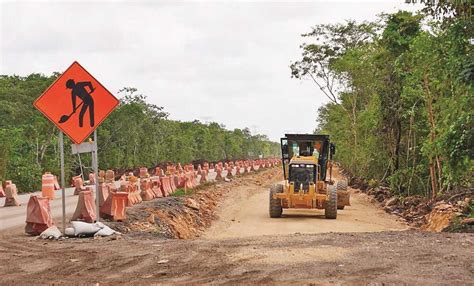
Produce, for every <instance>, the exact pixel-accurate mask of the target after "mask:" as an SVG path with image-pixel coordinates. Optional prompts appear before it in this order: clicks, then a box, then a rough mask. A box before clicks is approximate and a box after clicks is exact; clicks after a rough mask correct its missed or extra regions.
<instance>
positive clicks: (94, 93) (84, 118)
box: [33, 62, 119, 144]
mask: <svg viewBox="0 0 474 286" xmlns="http://www.w3.org/2000/svg"><path fill="white" fill-rule="evenodd" d="M118 104H119V101H118V99H117V98H115V96H113V95H112V93H110V92H109V91H108V90H107V89H106V88H105V87H104V86H103V85H102V84H101V83H100V82H98V81H97V80H96V79H95V78H94V77H93V76H92V75H91V74H90V73H88V72H87V71H86V70H85V69H84V68H83V67H82V66H81V65H80V64H79V63H78V62H74V63H72V65H71V66H70V67H69V68H68V69H67V70H66V71H65V72H64V73H63V74H62V75H61V76H60V77H59V78H58V79H56V81H55V82H54V83H53V84H52V85H51V86H50V87H48V89H47V90H46V91H45V92H43V94H42V95H41V96H40V97H38V99H36V100H35V102H34V103H33V105H34V106H35V107H36V108H37V109H38V110H39V111H41V113H43V114H44V115H45V116H46V117H47V118H48V119H49V120H51V122H53V123H54V124H55V125H56V126H57V127H58V128H59V129H61V130H62V131H63V132H64V133H65V134H66V135H67V136H68V137H69V138H71V140H72V141H74V143H76V144H80V143H81V142H83V141H84V140H85V139H86V138H87V137H88V136H89V135H90V134H91V133H92V132H93V131H94V130H95V129H96V128H97V127H98V126H99V125H100V124H101V123H102V121H104V119H105V118H107V116H108V115H109V114H110V113H111V112H112V110H114V108H115V107H116V106H117V105H118Z"/></svg>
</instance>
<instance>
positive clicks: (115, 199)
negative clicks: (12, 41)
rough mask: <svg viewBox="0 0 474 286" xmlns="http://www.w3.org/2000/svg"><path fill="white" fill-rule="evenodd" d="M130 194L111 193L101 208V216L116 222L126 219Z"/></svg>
mask: <svg viewBox="0 0 474 286" xmlns="http://www.w3.org/2000/svg"><path fill="white" fill-rule="evenodd" d="M127 201H128V193H126V192H116V191H111V192H110V196H109V197H108V198H107V200H106V201H105V202H104V205H103V206H102V207H101V208H100V216H101V217H103V218H112V219H113V220H114V221H122V220H124V219H126V214H125V207H126V206H127Z"/></svg>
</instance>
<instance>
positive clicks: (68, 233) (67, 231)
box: [64, 227, 76, 237]
mask: <svg viewBox="0 0 474 286" xmlns="http://www.w3.org/2000/svg"><path fill="white" fill-rule="evenodd" d="M64 235H65V236H68V237H74V236H76V232H75V231H74V228H73V227H67V228H66V229H65V230H64Z"/></svg>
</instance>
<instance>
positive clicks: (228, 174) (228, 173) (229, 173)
mask: <svg viewBox="0 0 474 286" xmlns="http://www.w3.org/2000/svg"><path fill="white" fill-rule="evenodd" d="M233 176H234V175H233V174H232V167H231V166H229V167H227V175H226V176H225V177H226V178H227V179H230V178H232V177H233Z"/></svg>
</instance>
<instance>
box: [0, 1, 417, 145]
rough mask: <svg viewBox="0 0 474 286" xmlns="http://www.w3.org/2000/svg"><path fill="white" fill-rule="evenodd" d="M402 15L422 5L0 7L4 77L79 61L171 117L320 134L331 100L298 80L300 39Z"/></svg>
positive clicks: (113, 87) (112, 86) (275, 134)
mask: <svg viewBox="0 0 474 286" xmlns="http://www.w3.org/2000/svg"><path fill="white" fill-rule="evenodd" d="M400 9H406V10H412V11H413V10H414V9H416V5H415V6H413V5H412V4H405V0H395V1H389V0H386V1H384V0H379V1H375V0H374V1H367V2H363V1H334V0H333V1H304V2H297V1H286V2H285V1H146V2H145V1H28V2H25V1H3V0H0V74H3V75H13V74H16V75H22V76H26V75H28V74H31V73H43V74H46V75H50V74H52V73H53V72H63V71H64V70H65V69H67V67H68V66H69V65H70V64H72V62H73V61H76V60H77V61H78V62H79V63H80V64H81V65H82V66H84V67H85V68H86V69H87V70H88V71H89V72H90V73H91V74H92V75H94V76H95V78H96V79H97V80H99V81H100V82H101V83H102V84H103V85H104V86H105V87H107V89H108V90H110V91H111V92H112V93H114V94H117V92H118V91H119V90H120V89H121V88H123V87H135V88H137V89H138V92H139V93H141V94H144V95H146V96H147V98H148V101H149V102H150V103H153V104H156V105H159V106H162V107H164V110H165V111H166V112H168V113H170V118H171V119H175V120H182V121H192V120H195V119H197V120H200V121H202V122H210V121H213V122H218V123H222V124H224V125H225V126H226V128H228V129H234V128H245V127H248V128H250V130H251V131H252V132H254V133H255V132H257V133H260V134H266V135H268V136H269V138H270V139H271V140H274V141H278V139H279V138H280V137H282V135H283V134H284V133H312V132H313V130H314V128H315V126H316V114H317V113H316V112H317V109H318V107H319V106H321V105H323V104H325V103H327V102H328V100H327V98H326V97H325V96H324V95H323V94H322V92H321V91H320V90H319V89H318V88H317V87H316V86H315V85H314V83H312V82H311V81H309V80H298V79H292V78H291V76H290V68H289V65H290V63H291V62H293V61H296V60H298V59H299V58H300V56H301V50H300V48H299V46H300V45H301V44H302V43H303V42H304V39H303V38H302V37H301V34H302V33H305V32H309V31H310V29H311V27H312V26H314V25H317V24H324V23H338V22H344V21H345V20H347V19H354V20H356V21H365V20H368V21H370V20H375V19H376V17H377V16H376V15H378V14H380V13H382V12H385V13H388V12H396V11H397V10H400ZM99 128H100V127H99Z"/></svg>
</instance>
